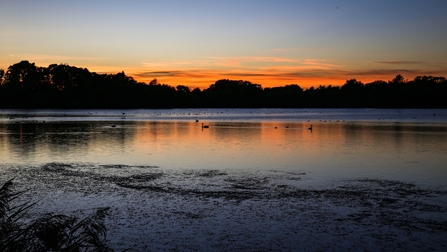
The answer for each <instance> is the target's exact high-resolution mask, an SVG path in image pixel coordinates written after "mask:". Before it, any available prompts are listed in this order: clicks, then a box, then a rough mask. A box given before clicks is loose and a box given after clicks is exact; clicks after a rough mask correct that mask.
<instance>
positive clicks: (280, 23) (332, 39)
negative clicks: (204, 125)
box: [0, 0, 447, 88]
mask: <svg viewBox="0 0 447 252" xmlns="http://www.w3.org/2000/svg"><path fill="white" fill-rule="evenodd" d="M446 11H447V1H445V0H430V1H416V0H408V1H384V0H375V1H348V0H346V1H329V0H316V1H297V0H284V1H273V0H257V1H255V0H247V1H233V0H229V1H212V0H211V1H210V0H207V1H205V0H191V1H180V0H177V1H172V0H166V1H151V0H148V1H137V0H130V1H118V0H109V1H101V0H98V1H85V0H79V1H63V0H60V1H55V0H42V1H31V0H21V1H6V2H2V4H1V8H0V23H1V24H2V25H0V36H1V40H0V68H2V69H4V70H7V68H8V66H10V65H12V64H15V63H17V62H20V61H21V60H29V61H30V62H35V64H36V65H37V66H48V65H50V64H53V63H56V64H60V63H64V64H69V65H72V66H77V67H84V68H88V69H89V70H90V71H92V72H99V73H117V72H121V71H124V72H125V73H126V74H127V75H129V76H132V77H134V78H135V79H136V80H138V81H144V82H149V81H151V80H152V79H154V78H157V79H158V81H159V82H160V83H165V84H168V85H171V86H177V85H187V86H189V87H191V88H195V87H200V88H207V87H208V86H209V85H210V84H212V83H214V82H215V81H216V80H218V79H224V78H225V79H236V80H248V81H251V82H253V83H258V84H261V85H262V86H263V87H271V86H283V85H287V84H298V85H300V86H301V87H303V88H308V87H310V86H318V85H330V84H331V85H342V84H343V83H345V81H346V80H347V79H352V78H355V79H357V80H360V81H362V82H364V83H368V82H371V81H374V80H391V79H392V78H393V77H394V76H396V75H397V74H402V75H403V76H404V77H405V78H407V79H412V78H414V77H415V76H418V75H433V76H444V77H446V76H447V29H446V28H445V24H447V15H446V14H445V13H446Z"/></svg>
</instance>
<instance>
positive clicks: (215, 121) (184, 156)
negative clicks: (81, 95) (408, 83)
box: [0, 109, 447, 186]
mask: <svg viewBox="0 0 447 252" xmlns="http://www.w3.org/2000/svg"><path fill="white" fill-rule="evenodd" d="M196 120H197V121H198V122H197V121H196ZM202 123H203V124H204V125H207V126H209V128H202ZM311 125H312V130H310V129H309V128H310V127H311ZM0 153H1V158H0V163H3V164H44V163H50V162H61V163H76V162H82V163H96V164H124V165H151V166H158V167H159V168H160V169H166V170H179V169H180V170H182V169H189V170H192V169H193V170H250V171H256V170H263V171H265V170H269V171H270V170H273V171H281V172H287V171H291V172H303V173H306V174H308V175H309V178H310V179H309V181H307V182H306V183H317V182H327V181H332V180H340V179H357V178H377V179H390V180H399V181H405V182H411V183H416V184H418V185H423V186H441V185H446V184H447V110H446V109H159V110H1V111H0Z"/></svg>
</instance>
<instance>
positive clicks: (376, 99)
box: [0, 60, 447, 108]
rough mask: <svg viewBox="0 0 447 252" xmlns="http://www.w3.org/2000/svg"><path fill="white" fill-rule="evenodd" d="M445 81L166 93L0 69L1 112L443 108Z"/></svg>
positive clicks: (22, 67) (130, 83)
mask: <svg viewBox="0 0 447 252" xmlns="http://www.w3.org/2000/svg"><path fill="white" fill-rule="evenodd" d="M446 95H447V81H446V79H445V78H444V77H433V76H418V77H416V78H414V80H411V81H410V80H406V79H405V78H404V77H403V76H402V75H400V74H398V75H396V77H395V78H393V79H392V80H390V81H388V82H386V81H382V80H377V81H374V82H371V83H367V84H363V83H362V82H360V81H358V80H356V79H349V80H347V81H346V83H345V84H344V85H342V86H341V87H339V86H332V85H328V86H323V85H320V86H319V87H317V88H314V87H311V88H308V89H306V90H303V89H302V88H301V87H300V86H299V85H297V84H291V85H285V86H282V87H273V88H265V89H263V88H262V86H261V85H259V84H254V83H251V82H250V81H245V80H229V79H220V80H217V81H216V82H215V83H213V84H211V85H210V86H209V87H208V88H206V89H204V90H200V89H199V88H195V89H194V90H191V89H190V88H189V87H187V86H184V85H178V86H177V87H175V88H174V87H171V86H169V85H166V84H160V83H159V82H158V80H157V79H153V80H152V81H150V82H149V83H148V84H146V83H144V82H137V81H136V80H134V79H133V78H132V77H130V76H127V75H126V74H125V73H124V71H122V72H118V73H116V74H98V73H94V72H93V73H92V72H90V71H89V70H88V69H86V68H78V67H74V66H69V65H67V64H59V65H57V64H52V65H49V66H48V67H36V65H35V64H34V63H30V62H28V61H26V60H25V61H21V62H19V63H16V64H14V65H11V66H10V67H9V68H8V69H7V71H6V72H5V71H4V70H1V69H0V106H1V107H3V108H173V107H233V108H235V107H288V108H297V107H318V108H321V107H351V108H352V107H377V108H389V107H396V108H397V107H427V108H430V107H442V108H444V107H447V99H445V97H446Z"/></svg>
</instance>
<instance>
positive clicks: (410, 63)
mask: <svg viewBox="0 0 447 252" xmlns="http://www.w3.org/2000/svg"><path fill="white" fill-rule="evenodd" d="M377 63H379V64H387V65H412V64H422V63H423V62H422V61H405V60H398V61H377Z"/></svg>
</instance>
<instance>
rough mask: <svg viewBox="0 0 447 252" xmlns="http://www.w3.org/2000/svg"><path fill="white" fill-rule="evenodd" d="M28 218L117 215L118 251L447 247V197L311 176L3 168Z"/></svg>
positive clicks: (112, 224)
mask: <svg viewBox="0 0 447 252" xmlns="http://www.w3.org/2000/svg"><path fill="white" fill-rule="evenodd" d="M0 168H1V172H0V178H1V179H2V181H3V180H6V179H8V178H11V177H15V178H16V179H15V184H16V185H17V187H18V189H27V188H28V189H31V188H32V190H31V191H32V194H31V193H30V194H27V195H25V198H23V199H22V200H24V201H27V200H34V201H35V200H39V202H38V204H37V205H36V206H35V208H33V209H32V210H31V212H30V215H31V216H34V215H36V214H39V213H43V212H61V213H65V214H79V215H83V214H86V213H88V212H91V211H92V210H93V209H95V208H98V207H111V212H112V213H111V216H110V218H109V219H108V220H107V223H106V224H107V227H108V229H109V239H110V241H111V245H112V247H113V248H115V249H116V250H121V249H125V248H130V249H131V251H143V250H146V249H150V250H158V251H159V250H162V251H163V250H171V249H176V248H177V249H180V250H184V251H194V250H199V251H200V250H201V251H204V250H210V249H211V250H227V249H230V250H244V251H254V250H301V251H315V250H328V249H329V250H337V249H342V250H347V249H354V250H358V249H359V248H363V249H371V250H383V249H385V250H394V251H405V250H420V251H427V250H432V251H442V250H445V248H446V246H447V241H446V240H445V237H446V235H447V228H446V227H447V217H446V216H447V214H446V213H447V191H446V190H445V188H441V189H427V188H420V187H418V186H416V185H414V184H410V183H403V182H399V181H388V180H376V179H359V180H347V181H335V183H333V185H329V184H328V185H327V186H323V187H319V186H316V187H309V186H305V187H303V186H300V183H301V182H303V181H308V180H309V179H311V178H309V176H308V175H307V174H305V173H286V172H278V171H240V172H238V171H221V170H205V171H203V170H200V171H198V170H196V171H195V170H188V171H166V170H161V169H158V168H157V167H154V166H125V165H97V164H83V163H65V164H61V163H49V164H45V165H36V166H33V165H1V166H0Z"/></svg>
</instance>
